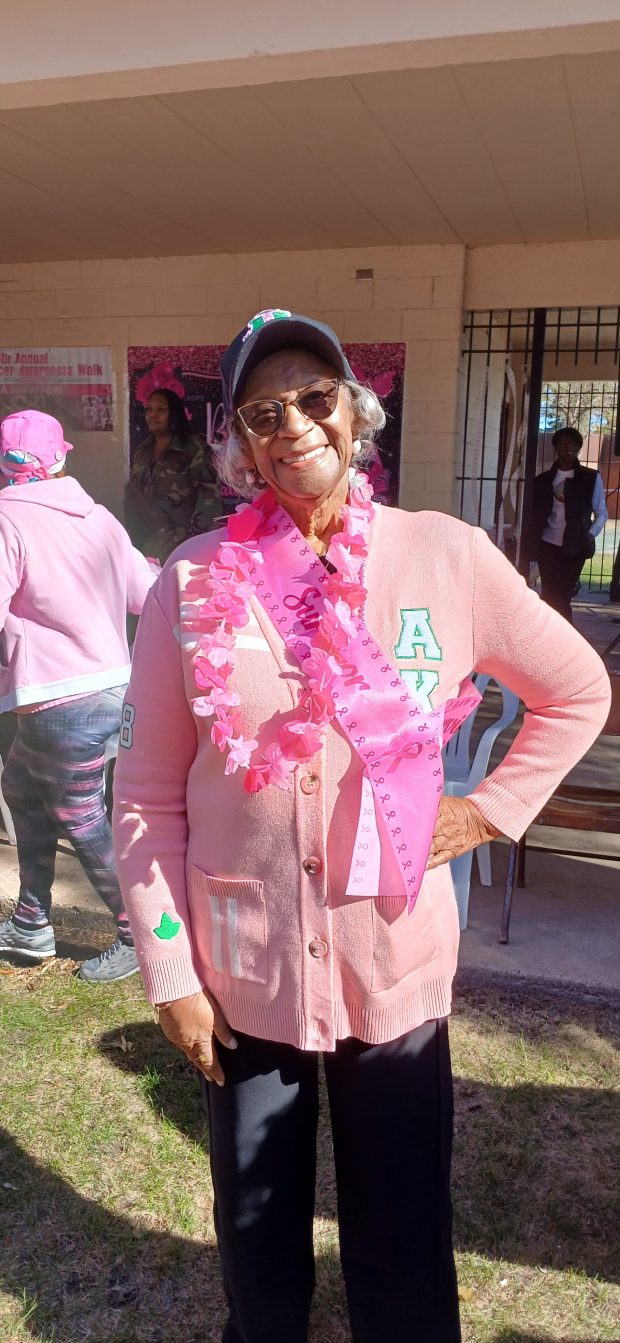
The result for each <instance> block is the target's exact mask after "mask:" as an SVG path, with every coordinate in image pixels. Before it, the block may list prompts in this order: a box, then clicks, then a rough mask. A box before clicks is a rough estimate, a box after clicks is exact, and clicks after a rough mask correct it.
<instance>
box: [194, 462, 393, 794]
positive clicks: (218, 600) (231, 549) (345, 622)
mask: <svg viewBox="0 0 620 1343" xmlns="http://www.w3.org/2000/svg"><path fill="white" fill-rule="evenodd" d="M275 506H276V503H275V499H274V496H273V494H272V493H271V492H269V493H268V494H266V495H265V496H263V497H262V499H261V500H260V501H257V502H256V503H254V504H242V505H240V507H239V509H238V510H237V512H236V513H235V514H233V515H232V516H231V517H230V518H229V519H228V525H227V536H226V538H225V540H224V541H222V544H221V545H220V547H219V549H218V552H217V555H216V557H215V559H214V561H213V562H212V564H210V565H209V578H208V581H207V590H206V594H205V600H204V601H203V603H202V604H201V607H200V611H199V615H198V620H199V621H200V626H201V629H202V630H203V631H204V632H203V633H202V634H201V637H200V639H199V642H198V649H197V651H196V654H195V657H194V676H195V681H196V687H197V689H198V691H199V692H200V693H199V695H198V697H197V698H196V699H195V700H194V701H193V709H194V713H196V714H197V715H198V717H201V718H213V725H212V728H211V741H212V742H213V743H214V745H215V746H217V747H218V748H219V750H220V751H222V752H223V753H224V754H226V766H225V771H224V772H225V774H235V773H236V771H237V770H238V769H243V770H245V771H246V773H245V778H244V780H243V786H244V788H245V790H246V792H248V793H258V792H260V790H261V789H262V788H267V787H268V786H270V785H271V786H272V787H275V788H283V789H287V788H289V787H290V785H291V775H292V773H293V771H294V770H295V768H296V767H297V765H303V764H306V763H307V762H308V761H310V760H312V758H313V756H314V755H316V753H317V751H320V750H321V748H322V746H323V741H324V737H325V732H326V730H327V727H328V725H329V723H330V722H331V720H332V718H333V717H334V713H335V703H334V690H335V689H336V687H337V685H338V680H339V678H340V677H341V676H342V675H343V674H344V671H345V668H346V667H347V661H348V659H347V650H348V646H349V643H350V641H351V639H352V638H354V637H355V635H356V634H357V633H358V631H359V629H360V626H361V623H362V611H363V608H364V602H365V600H366V588H365V586H364V567H365V562H366V558H367V555H368V535H369V530H370V524H371V522H372V518H373V514H374V508H373V504H372V488H371V486H370V485H369V484H368V481H367V478H366V477H365V476H364V475H361V474H358V475H356V476H355V478H354V479H353V481H352V483H351V487H350V491H349V501H348V503H347V504H345V506H344V507H343V509H342V512H341V515H340V516H341V521H342V528H341V530H340V531H339V532H336V533H335V534H334V536H333V537H332V540H331V543H330V545H329V549H328V551H327V556H326V559H327V560H328V562H329V563H330V564H332V565H333V566H334V570H335V571H334V572H329V570H328V571H327V582H326V584H325V587H324V589H323V591H324V594H325V601H324V605H323V614H322V616H321V618H320V619H319V621H318V624H317V626H316V628H315V630H314V631H313V633H312V635H311V638H310V643H311V648H310V655H309V656H308V657H307V658H305V660H304V665H303V675H304V685H303V688H302V690H301V693H300V696H299V702H298V705H297V708H296V710H295V713H294V714H293V717H292V718H289V719H287V721H286V722H285V723H284V724H283V726H282V727H281V728H280V731H279V734H278V740H277V741H275V742H273V743H272V744H271V745H270V746H268V747H267V748H266V749H265V750H264V751H263V752H261V751H260V750H259V745H258V742H257V741H255V740H254V739H253V738H247V737H244V736H243V734H242V731H241V724H240V717H239V713H238V706H239V696H238V695H237V694H236V693H235V691H234V690H231V689H230V688H229V685H228V681H229V678H230V676H231V673H232V671H233V668H234V666H235V662H236V654H235V631H236V630H240V629H243V627H244V625H247V624H248V622H249V619H250V614H249V608H250V602H251V599H252V597H253V595H254V591H255V586H254V582H253V581H252V572H253V571H254V570H255V568H256V566H257V565H258V564H261V563H262V555H261V551H260V546H259V545H258V544H257V543H258V542H259V541H260V533H261V529H262V527H263V526H264V524H265V522H266V520H267V517H268V516H269V514H270V513H271V512H272V511H273V509H274V508H275ZM205 625H206V629H205V628H204V627H205Z"/></svg>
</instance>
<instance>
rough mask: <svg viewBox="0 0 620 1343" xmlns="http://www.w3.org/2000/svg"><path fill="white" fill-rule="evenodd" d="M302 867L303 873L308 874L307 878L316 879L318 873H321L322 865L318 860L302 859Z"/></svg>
mask: <svg viewBox="0 0 620 1343" xmlns="http://www.w3.org/2000/svg"><path fill="white" fill-rule="evenodd" d="M302 867H303V870H304V872H307V873H308V876H309V877H318V875H319V872H322V871H323V864H322V862H321V859H320V858H314V857H312V858H304V861H303V863H302Z"/></svg>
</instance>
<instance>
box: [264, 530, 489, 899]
mask: <svg viewBox="0 0 620 1343" xmlns="http://www.w3.org/2000/svg"><path fill="white" fill-rule="evenodd" d="M260 550H261V556H262V564H261V566H260V569H259V567H258V566H256V568H255V569H254V571H253V572H252V578H253V581H254V583H255V593H256V597H257V599H258V601H259V602H260V604H261V605H262V606H263V607H264V608H265V610H266V611H267V613H268V614H269V616H270V617H271V620H272V621H273V624H274V625H275V627H276V629H277V630H278V632H279V634H280V635H281V637H282V638H283V640H284V642H285V643H286V645H287V648H288V650H289V652H290V653H291V654H292V655H293V657H294V658H295V659H296V661H297V662H298V663H299V665H300V667H301V668H302V670H303V668H304V663H305V662H306V661H307V660H308V658H310V657H312V656H313V647H312V634H313V632H314V630H315V629H316V627H317V625H318V623H319V620H320V619H321V616H322V613H323V610H324V594H323V591H322V589H324V587H325V584H326V583H327V581H328V579H327V575H326V573H325V569H324V567H323V565H322V564H321V561H320V560H319V559H318V557H317V555H316V554H315V553H314V551H313V550H312V549H311V548H310V547H309V546H308V544H307V542H306V540H305V538H304V537H303V536H302V534H301V532H299V530H298V529H297V527H295V525H294V523H293V522H292V521H291V519H290V517H289V516H288V514H287V513H286V512H285V511H284V510H283V509H282V508H279V507H278V508H277V509H276V511H275V512H273V513H272V514H271V516H270V518H269V528H268V530H267V532H266V533H263V535H262V536H261V537H260ZM356 624H357V628H356V630H355V632H353V634H352V637H350V639H349V642H348V644H347V649H346V657H347V666H346V668H345V674H344V675H343V676H341V677H340V678H339V680H338V685H337V689H335V690H334V691H333V698H334V700H335V701H336V711H335V717H336V718H337V720H338V723H339V725H340V728H341V729H342V731H343V732H344V733H345V734H346V736H347V737H348V738H349V741H350V742H351V745H352V746H353V747H354V749H355V751H356V752H357V754H358V755H359V756H360V757H361V759H362V760H363V762H364V766H365V771H364V776H363V783H362V796H361V805H360V816H359V822H358V826H357V834H356V839H355V845H354V850H353V860H352V864H351V872H350V875H349V881H348V884H347V895H352V896H361V895H368V896H376V895H377V894H378V893H379V891H378V888H379V868H380V859H381V848H380V839H379V833H378V829H377V820H376V809H378V813H379V815H380V816H381V818H382V820H383V822H384V825H385V833H386V834H387V837H388V839H389V842H390V845H391V847H392V850H393V852H394V855H395V857H396V860H397V863H398V866H399V868H400V872H401V875H402V878H403V886H404V890H405V892H406V896H407V905H408V908H409V911H410V912H411V910H412V909H413V907H414V904H415V901H416V899H417V895H418V892H419V889H420V885H421V883H422V878H423V876H424V872H425V868H426V862H427V859H428V853H429V850H430V845H431V840H432V836H433V831H434V828H435V821H436V817H437V809H438V806H439V799H440V797H441V794H442V790H443V763H442V755H441V751H442V745H443V742H444V741H447V740H448V739H449V737H450V736H452V735H453V733H454V732H456V731H458V728H459V727H460V726H461V724H462V723H463V722H464V721H465V719H466V718H467V717H468V716H469V714H470V713H471V712H472V710H473V709H474V708H475V707H476V705H477V704H478V703H479V701H480V695H479V693H478V692H477V690H476V689H475V686H474V685H473V683H472V682H471V681H466V682H464V683H463V685H462V687H461V692H460V694H459V696H458V698H456V699H452V700H449V701H448V702H447V703H446V704H445V705H443V706H441V708H439V709H434V710H432V711H431V712H429V713H427V712H425V711H424V710H423V709H421V707H420V706H419V705H418V704H416V702H415V700H414V699H413V697H412V696H411V694H410V693H409V691H408V690H407V687H406V686H405V683H404V681H403V680H402V679H401V677H400V676H399V674H398V671H397V670H396V668H395V667H394V666H393V665H392V663H391V662H390V660H389V658H387V657H386V655H385V653H384V652H383V651H382V649H381V648H379V646H378V644H377V643H376V642H375V640H374V639H373V637H372V635H371V634H370V633H369V631H368V629H367V628H366V625H365V624H364V622H363V618H360V619H359V620H358V621H357V622H356Z"/></svg>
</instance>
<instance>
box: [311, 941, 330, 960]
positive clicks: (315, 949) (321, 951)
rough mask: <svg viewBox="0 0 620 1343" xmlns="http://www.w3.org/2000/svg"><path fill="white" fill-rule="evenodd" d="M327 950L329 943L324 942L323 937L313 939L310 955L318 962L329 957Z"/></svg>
mask: <svg viewBox="0 0 620 1343" xmlns="http://www.w3.org/2000/svg"><path fill="white" fill-rule="evenodd" d="M327 950H328V948H327V942H324V941H323V938H322V937H313V939H312V941H311V943H310V945H309V947H308V951H309V952H310V955H311V956H314V958H315V960H317V961H318V960H320V959H321V957H322V956H326V955H327Z"/></svg>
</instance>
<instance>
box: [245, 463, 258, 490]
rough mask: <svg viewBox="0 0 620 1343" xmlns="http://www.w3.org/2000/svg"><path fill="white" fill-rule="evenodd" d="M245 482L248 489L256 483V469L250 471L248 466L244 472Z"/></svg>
mask: <svg viewBox="0 0 620 1343" xmlns="http://www.w3.org/2000/svg"><path fill="white" fill-rule="evenodd" d="M245 483H246V485H247V487H248V489H249V490H251V489H253V488H254V486H255V485H256V471H251V470H250V468H249V467H248V469H247V471H246V473H245Z"/></svg>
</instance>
